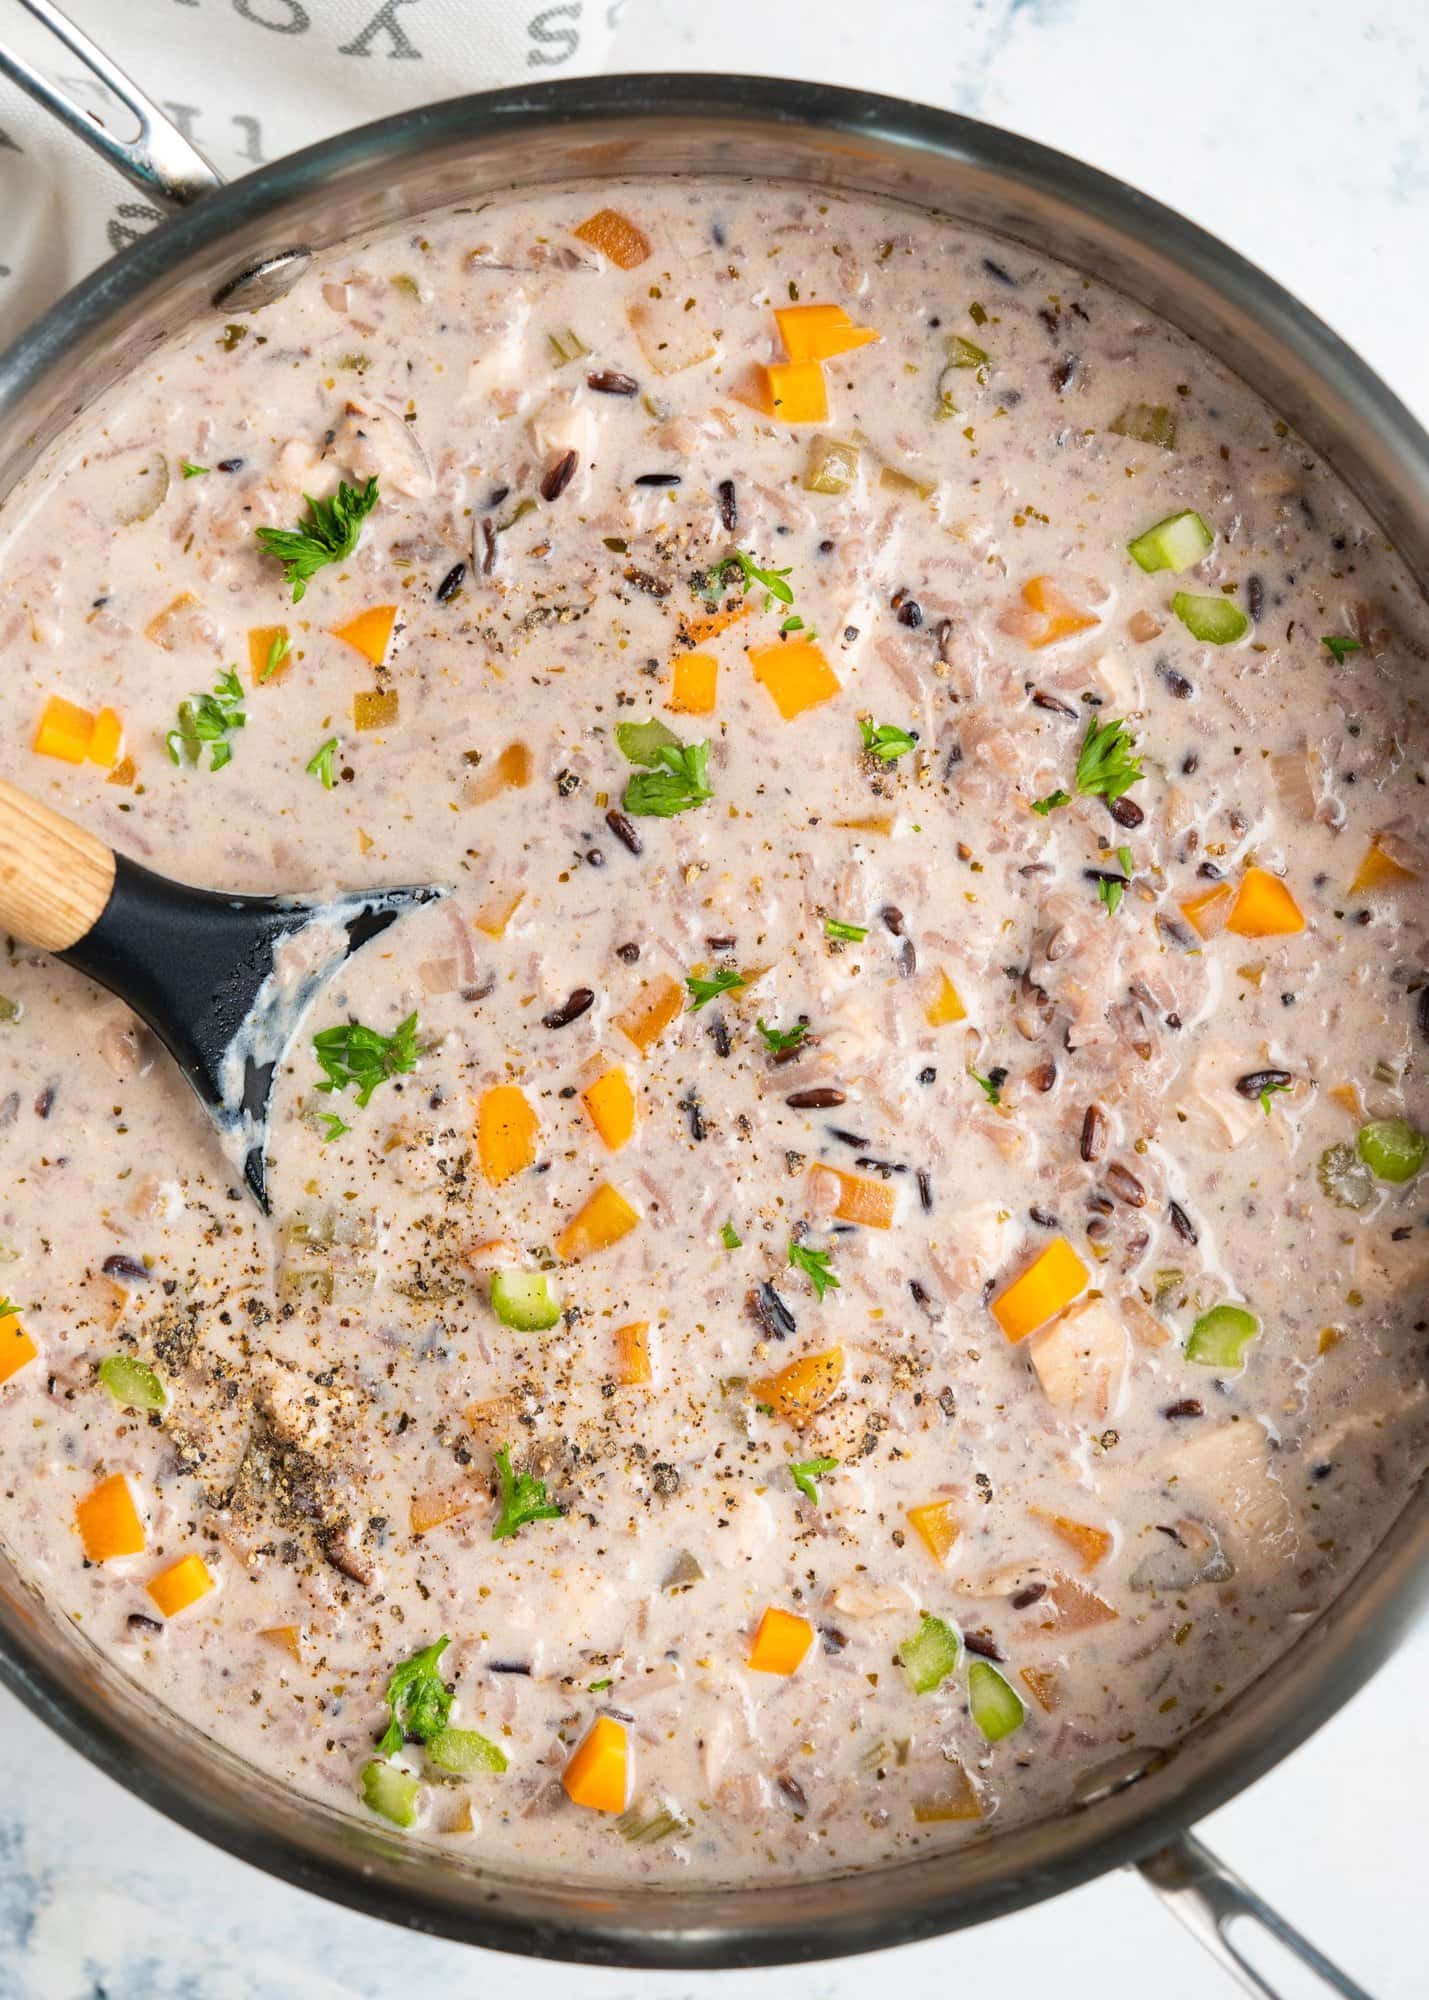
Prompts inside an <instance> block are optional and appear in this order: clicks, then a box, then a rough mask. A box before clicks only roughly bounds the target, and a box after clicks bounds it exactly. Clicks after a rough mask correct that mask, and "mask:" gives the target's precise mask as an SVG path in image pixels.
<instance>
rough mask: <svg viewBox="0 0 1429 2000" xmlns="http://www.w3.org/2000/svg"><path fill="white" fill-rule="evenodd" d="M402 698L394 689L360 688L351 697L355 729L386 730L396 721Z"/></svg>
mask: <svg viewBox="0 0 1429 2000" xmlns="http://www.w3.org/2000/svg"><path fill="white" fill-rule="evenodd" d="M401 707H402V697H401V695H400V694H399V693H398V691H397V689H396V688H360V689H359V690H358V692H357V693H356V694H355V695H354V696H353V697H352V722H353V727H354V728H355V729H386V728H388V727H390V725H391V724H392V723H394V722H395V721H396V720H397V717H398V714H399V713H400V711H401Z"/></svg>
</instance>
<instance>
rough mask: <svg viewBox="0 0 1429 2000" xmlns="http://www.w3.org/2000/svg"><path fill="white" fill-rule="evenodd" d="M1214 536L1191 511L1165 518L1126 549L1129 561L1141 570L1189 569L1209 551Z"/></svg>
mask: <svg viewBox="0 0 1429 2000" xmlns="http://www.w3.org/2000/svg"><path fill="white" fill-rule="evenodd" d="M1215 539H1216V538H1215V536H1214V535H1213V534H1212V533H1211V531H1210V529H1209V528H1208V527H1207V526H1206V524H1205V522H1204V521H1203V520H1202V519H1201V517H1200V515H1199V514H1197V513H1195V512H1193V511H1192V509H1191V508H1189V507H1186V508H1183V509H1182V511H1181V512H1180V513H1179V514H1168V515H1167V516H1166V519H1165V520H1164V521H1158V522H1157V523H1156V525H1155V527H1153V528H1148V529H1147V530H1146V532H1145V533H1144V534H1140V535H1138V536H1137V537H1136V539H1135V540H1134V541H1130V542H1128V543H1127V545H1126V549H1127V554H1128V555H1129V556H1130V557H1131V559H1132V561H1133V562H1135V563H1138V564H1140V566H1141V568H1142V569H1144V570H1158V569H1174V570H1181V569H1191V568H1193V567H1194V565H1195V564H1196V563H1198V562H1199V561H1200V560H1201V557H1202V556H1203V555H1205V554H1206V553H1207V552H1208V550H1209V549H1210V548H1211V546H1212V544H1213V543H1214V541H1215Z"/></svg>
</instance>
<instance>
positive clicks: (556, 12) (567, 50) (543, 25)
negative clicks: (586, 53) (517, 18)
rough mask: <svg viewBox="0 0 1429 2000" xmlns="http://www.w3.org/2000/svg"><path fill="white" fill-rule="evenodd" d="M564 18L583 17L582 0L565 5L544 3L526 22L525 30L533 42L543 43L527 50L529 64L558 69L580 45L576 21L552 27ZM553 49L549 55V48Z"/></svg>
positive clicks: (571, 20)
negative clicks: (546, 5)
mask: <svg viewBox="0 0 1429 2000" xmlns="http://www.w3.org/2000/svg"><path fill="white" fill-rule="evenodd" d="M563 17H564V18H565V19H566V20H567V21H569V22H571V23H575V22H578V21H579V20H580V17H581V0H570V4H568V5H566V6H564V7H543V8H542V9H541V11H540V13H539V14H535V15H533V16H532V17H531V19H530V20H529V21H528V22H527V24H526V32H527V34H528V35H529V36H530V37H531V40H532V41H533V42H537V43H539V44H540V46H539V47H537V48H534V49H527V51H526V66H527V68H528V69H529V68H532V67H540V68H542V69H558V68H559V67H560V65H561V64H562V63H567V62H569V61H570V59H571V57H572V56H573V55H574V54H575V53H576V50H577V49H578V48H579V47H580V45H581V37H580V29H579V28H578V27H576V26H574V25H572V26H569V27H558V28H555V29H554V30H553V29H552V26H551V23H552V22H553V21H560V20H561V19H562V18H563ZM548 49H550V50H553V51H554V53H553V54H550V55H548V54H547V53H546V52H547V50H548Z"/></svg>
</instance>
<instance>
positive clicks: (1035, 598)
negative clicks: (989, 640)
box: [1022, 576, 1099, 648]
mask: <svg viewBox="0 0 1429 2000" xmlns="http://www.w3.org/2000/svg"><path fill="white" fill-rule="evenodd" d="M1022 601H1023V603H1024V604H1025V605H1027V607H1028V609H1029V610H1031V611H1035V612H1036V613H1037V615H1038V616H1039V617H1040V618H1042V619H1044V620H1045V621H1046V622H1045V623H1044V625H1043V627H1042V630H1041V631H1040V632H1039V633H1038V635H1037V636H1036V638H1033V639H1029V640H1028V642H1027V643H1028V645H1029V646H1033V647H1038V648H1040V647H1042V646H1055V645H1056V643H1057V641H1058V640H1059V639H1070V638H1072V637H1074V636H1075V635H1076V634H1077V633H1078V632H1090V631H1091V629H1092V627H1093V626H1094V625H1095V624H1097V623H1098V622H1099V621H1098V620H1097V619H1095V618H1093V617H1092V615H1091V613H1090V612H1088V611H1083V610H1082V609H1081V607H1080V606H1079V605H1076V604H1074V603H1073V602H1072V600H1071V598H1070V597H1068V596H1066V595H1065V593H1064V592H1062V591H1060V590H1058V588H1057V586H1056V584H1055V583H1053V581H1052V579H1051V577H1050V576H1034V577H1032V578H1031V579H1030V580H1029V581H1028V582H1027V583H1024V584H1023V586H1022Z"/></svg>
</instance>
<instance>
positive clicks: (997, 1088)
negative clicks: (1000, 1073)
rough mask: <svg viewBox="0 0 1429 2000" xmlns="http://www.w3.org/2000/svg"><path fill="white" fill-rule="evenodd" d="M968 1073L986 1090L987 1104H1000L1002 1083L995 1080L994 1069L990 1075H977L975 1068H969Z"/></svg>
mask: <svg viewBox="0 0 1429 2000" xmlns="http://www.w3.org/2000/svg"><path fill="white" fill-rule="evenodd" d="M968 1075H969V1076H970V1077H971V1078H972V1080H973V1082H974V1083H976V1084H978V1085H979V1086H980V1087H981V1088H982V1090H983V1091H985V1092H986V1094H987V1101H988V1103H989V1104H1001V1102H1002V1084H1001V1083H1000V1082H999V1081H998V1080H997V1072H996V1071H994V1072H993V1073H992V1075H991V1076H979V1075H978V1073H977V1071H976V1070H975V1069H970V1070H969V1071H968Z"/></svg>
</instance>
